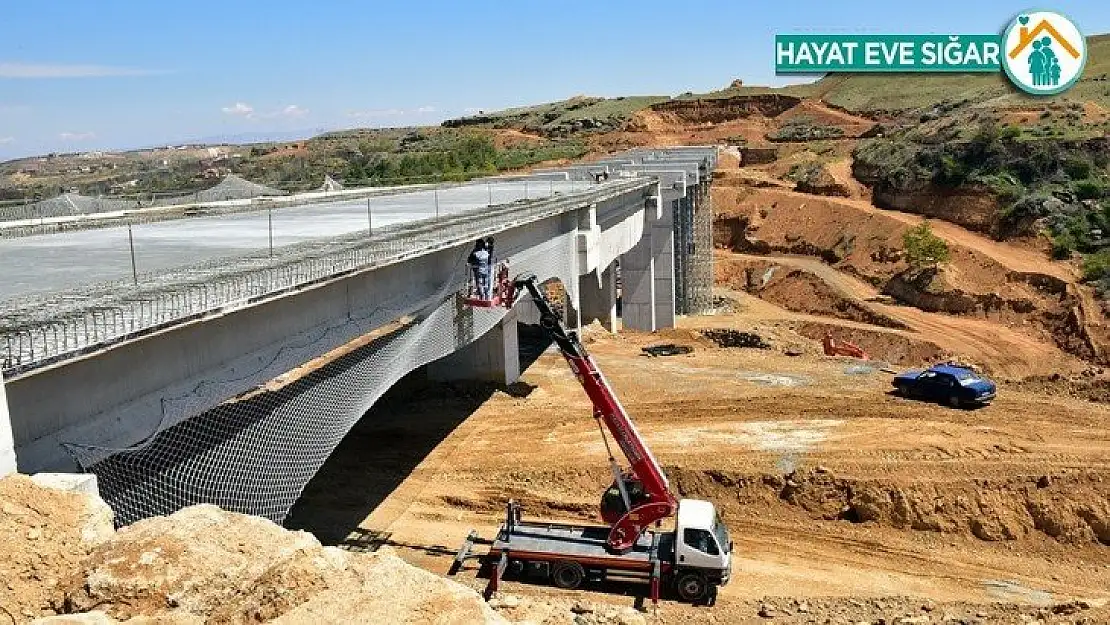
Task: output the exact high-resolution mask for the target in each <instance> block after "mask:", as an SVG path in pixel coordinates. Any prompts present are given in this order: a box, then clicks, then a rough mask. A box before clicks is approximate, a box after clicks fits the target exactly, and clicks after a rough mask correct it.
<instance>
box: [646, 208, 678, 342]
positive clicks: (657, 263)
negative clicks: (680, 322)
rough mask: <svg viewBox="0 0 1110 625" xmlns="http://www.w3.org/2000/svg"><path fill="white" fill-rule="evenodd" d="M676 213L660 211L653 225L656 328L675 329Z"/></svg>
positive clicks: (652, 253)
mask: <svg viewBox="0 0 1110 625" xmlns="http://www.w3.org/2000/svg"><path fill="white" fill-rule="evenodd" d="M674 245H675V240H674V212H673V211H671V210H670V209H669V207H666V208H664V210H662V211H660V215H659V219H657V220H655V222H654V223H652V224H651V255H652V262H653V265H654V269H655V270H654V274H653V276H652V279H653V280H654V281H655V287H654V289H653V291H654V293H653V298H652V301H653V303H654V307H655V328H654V329H662V328H673V327H674V322H675V285H674V280H675V276H674V254H675V251H674Z"/></svg>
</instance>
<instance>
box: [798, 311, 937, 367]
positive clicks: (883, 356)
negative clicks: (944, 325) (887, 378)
mask: <svg viewBox="0 0 1110 625" xmlns="http://www.w3.org/2000/svg"><path fill="white" fill-rule="evenodd" d="M793 327H794V331H795V332H797V333H798V334H800V335H802V336H804V337H806V338H809V339H813V340H814V341H820V340H822V339H824V337H825V334H831V335H832V336H833V338H834V339H836V340H838V341H843V340H848V341H851V342H852V343H855V344H856V345H859V346H860V348H862V349H863V351H865V352H867V354H868V355H870V356H871V358H874V359H878V360H881V361H883V362H889V363H894V364H901V365H905V366H921V365H925V364H929V363H934V362H942V361H945V360H948V359H950V358H952V357H953V356H954V354H953V353H952V352H950V351H948V350H945V349H943V348H941V347H940V346H939V345H937V344H936V343H933V342H932V341H929V340H927V339H924V338H920V337H916V336H907V335H905V334H901V333H896V332H884V331H879V330H869V329H866V328H859V327H851V328H846V327H844V326H841V325H835V324H831V323H821V322H817V321H802V322H797V323H795V324H793Z"/></svg>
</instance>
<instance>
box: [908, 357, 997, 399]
mask: <svg viewBox="0 0 1110 625" xmlns="http://www.w3.org/2000/svg"><path fill="white" fill-rule="evenodd" d="M891 384H893V385H894V388H896V389H898V393H899V394H901V395H902V396H903V397H915V398H918V399H924V400H926V401H938V402H943V403H947V404H948V405H949V406H952V407H953V408H959V407H960V406H982V405H985V404H989V403H990V402H991V400H993V399H994V395H995V391H996V389H995V386H994V382H991V381H990V380H988V379H986V378H984V377H982V376H980V375H979V374H977V373H975V372H974V371H972V370H971V369H968V368H966V367H958V366H954V365H935V366H932V367H929V368H928V369H924V370H922V369H910V370H909V371H907V372H905V373H902V374H900V375H898V376H895V378H894V381H893V382H891Z"/></svg>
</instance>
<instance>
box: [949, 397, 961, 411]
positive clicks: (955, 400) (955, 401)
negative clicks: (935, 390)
mask: <svg viewBox="0 0 1110 625" xmlns="http://www.w3.org/2000/svg"><path fill="white" fill-rule="evenodd" d="M948 405H949V406H952V407H953V408H959V407H960V396H959V395H949V397H948Z"/></svg>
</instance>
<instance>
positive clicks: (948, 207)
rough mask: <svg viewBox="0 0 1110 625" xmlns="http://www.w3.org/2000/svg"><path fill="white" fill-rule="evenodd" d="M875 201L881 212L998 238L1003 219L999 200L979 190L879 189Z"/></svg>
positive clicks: (984, 190) (874, 197) (876, 191)
mask: <svg viewBox="0 0 1110 625" xmlns="http://www.w3.org/2000/svg"><path fill="white" fill-rule="evenodd" d="M873 201H874V202H875V205H876V206H878V207H880V208H888V209H893V210H899V211H903V212H907V213H915V214H918V215H922V216H924V217H929V218H932V219H943V220H944V221H947V222H950V223H954V224H957V225H960V226H963V227H964V228H967V229H968V230H974V231H976V232H982V233H985V234H995V233H996V232H997V230H998V225H999V220H1000V218H1001V215H1000V212H999V211H1000V210H1001V207H1000V206H999V203H998V198H996V197H995V196H994V194H992V193H991V192H990V191H988V190H986V189H979V188H963V187H960V188H958V189H941V188H938V187H932V186H929V187H926V188H924V189H921V190H917V191H905V192H902V191H896V190H893V189H876V190H875V191H874V192H873Z"/></svg>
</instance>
